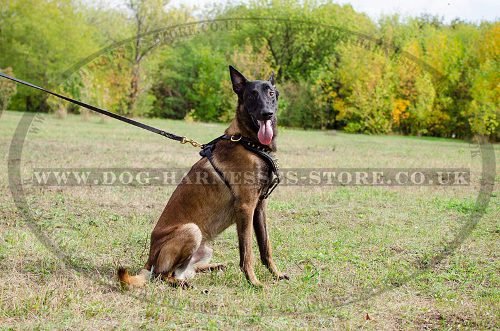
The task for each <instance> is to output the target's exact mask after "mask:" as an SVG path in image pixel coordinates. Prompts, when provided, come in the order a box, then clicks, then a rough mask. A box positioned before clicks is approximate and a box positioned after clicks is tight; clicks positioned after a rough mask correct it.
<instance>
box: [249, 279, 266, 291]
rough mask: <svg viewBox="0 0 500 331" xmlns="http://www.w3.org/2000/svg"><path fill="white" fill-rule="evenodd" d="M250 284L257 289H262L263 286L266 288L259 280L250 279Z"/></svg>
mask: <svg viewBox="0 0 500 331" xmlns="http://www.w3.org/2000/svg"><path fill="white" fill-rule="evenodd" d="M250 285H252V287H253V288H255V289H262V288H264V284H262V283H261V282H260V281H258V280H254V281H250Z"/></svg>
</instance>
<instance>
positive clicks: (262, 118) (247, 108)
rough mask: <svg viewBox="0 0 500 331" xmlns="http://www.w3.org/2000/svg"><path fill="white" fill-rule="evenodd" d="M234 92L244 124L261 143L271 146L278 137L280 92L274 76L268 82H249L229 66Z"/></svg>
mask: <svg viewBox="0 0 500 331" xmlns="http://www.w3.org/2000/svg"><path fill="white" fill-rule="evenodd" d="M229 72H230V74H231V82H232V84H233V90H234V92H235V93H236V94H237V95H238V112H239V113H238V114H237V115H238V116H239V118H240V120H241V121H242V122H243V124H244V125H245V126H246V127H247V128H248V129H249V130H250V131H252V132H253V133H254V134H256V135H257V138H258V139H259V142H260V143H261V144H263V145H270V144H271V143H272V140H273V137H274V136H275V135H276V113H277V111H278V96H279V93H278V90H276V86H275V81H274V74H271V77H269V79H268V80H254V81H249V80H247V79H246V78H245V76H243V75H242V74H241V73H240V72H239V71H238V70H236V69H234V68H233V67H232V66H229Z"/></svg>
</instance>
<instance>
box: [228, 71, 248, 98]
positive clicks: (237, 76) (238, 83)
mask: <svg viewBox="0 0 500 331" xmlns="http://www.w3.org/2000/svg"><path fill="white" fill-rule="evenodd" d="M229 73H230V75H231V83H233V91H234V92H235V93H236V94H240V93H241V92H243V89H244V88H245V84H246V83H247V79H246V78H245V76H243V75H242V74H241V73H240V72H239V71H238V70H236V69H234V68H233V66H229Z"/></svg>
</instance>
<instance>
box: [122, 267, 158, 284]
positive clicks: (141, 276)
mask: <svg viewBox="0 0 500 331" xmlns="http://www.w3.org/2000/svg"><path fill="white" fill-rule="evenodd" d="M150 277H151V271H149V270H147V269H142V270H141V272H139V273H138V274H137V275H136V276H130V274H129V273H128V271H127V269H125V268H123V267H120V268H118V279H119V280H120V284H121V285H122V286H124V287H143V286H144V285H146V283H147V281H148V280H149V278H150Z"/></svg>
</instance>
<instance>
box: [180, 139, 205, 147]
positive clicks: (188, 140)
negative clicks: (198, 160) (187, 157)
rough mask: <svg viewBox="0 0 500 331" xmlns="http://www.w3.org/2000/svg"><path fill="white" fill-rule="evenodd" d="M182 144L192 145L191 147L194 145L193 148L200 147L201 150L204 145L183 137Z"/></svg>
mask: <svg viewBox="0 0 500 331" xmlns="http://www.w3.org/2000/svg"><path fill="white" fill-rule="evenodd" d="M180 143H181V144H186V143H190V144H191V145H193V147H199V148H202V147H203V145H202V144H200V143H199V142H197V141H195V140H193V139H189V138H186V137H182V140H181V141H180Z"/></svg>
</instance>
